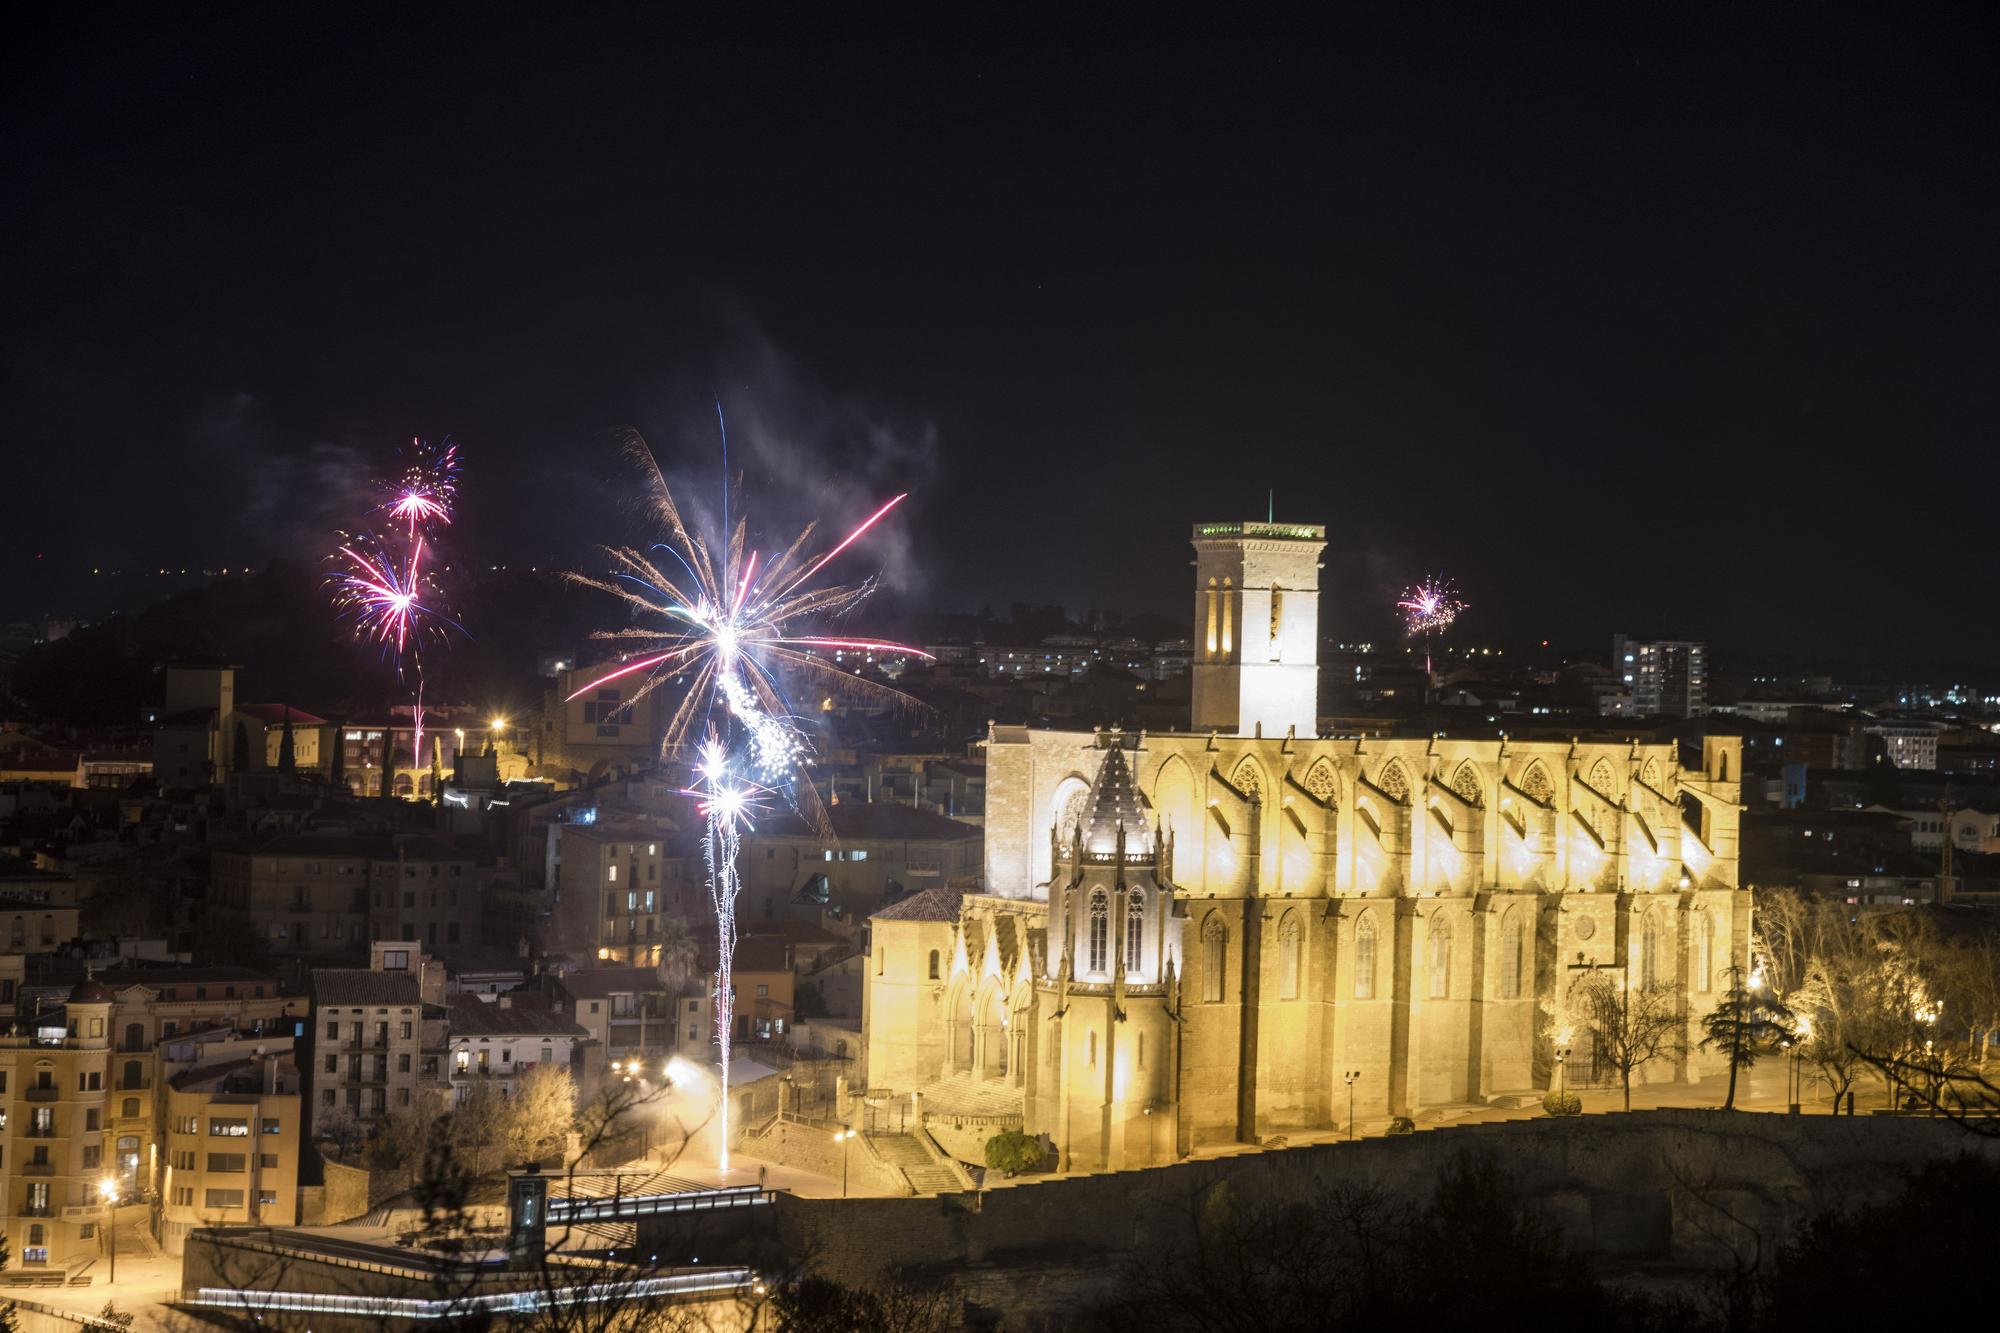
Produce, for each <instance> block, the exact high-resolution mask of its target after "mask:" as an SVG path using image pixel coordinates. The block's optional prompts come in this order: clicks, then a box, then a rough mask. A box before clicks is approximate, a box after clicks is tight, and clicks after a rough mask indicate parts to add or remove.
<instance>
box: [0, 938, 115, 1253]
mask: <svg viewBox="0 0 2000 1333" xmlns="http://www.w3.org/2000/svg"><path fill="white" fill-rule="evenodd" d="M113 1003H114V997H113V995H112V993H111V991H110V990H109V989H108V988H107V987H105V986H104V985H103V984H102V983H100V982H98V981H96V980H93V979H90V978H86V979H85V980H84V981H82V982H81V983H79V984H78V985H77V986H76V988H75V989H74V990H73V991H72V992H71V993H70V996H69V1002H68V1003H67V1004H66V1005H64V1006H62V1007H61V1008H57V1009H52V1010H49V1011H47V1012H45V1013H42V1014H39V1015H36V1016H35V1017H32V1018H24V1019H21V1020H19V1021H18V1022H17V1023H16V1024H15V1025H14V1027H13V1030H12V1032H11V1033H9V1034H8V1035H5V1036H0V1213H4V1217H0V1231H4V1233H5V1235H6V1237H7V1244H8V1246H9V1251H10V1252H9V1254H8V1256H7V1260H8V1266H7V1268H6V1270H5V1273H4V1274H0V1280H5V1281H35V1280H39V1279H41V1277H42V1276H43V1275H45V1274H48V1273H50V1272H54V1273H60V1274H66V1275H68V1276H74V1275H76V1274H78V1273H80V1272H81V1271H82V1270H83V1269H84V1268H85V1267H87V1266H88V1265H90V1264H91V1263H92V1262H93V1261H95V1260H96V1259H97V1258H98V1257H99V1254H100V1253H101V1248H102V1245H103V1241H104V1237H103V1226H104V1224H105V1222H106V1221H107V1219H108V1210H107V1208H106V1206H105V1202H104V1194H103V1191H102V1188H101V1186H102V1183H103V1181H104V1177H105V1175H106V1174H107V1171H108V1169H109V1161H108V1153H107V1151H106V1146H105V1138H106V1124H105V1121H106V1101H107V1098H108V1097H110V1096H111V1095H112V1094H111V1092H110V1089H109V1087H108V1085H109V1083H110V1081H111V1080H110V1067H109V1066H110V1062H111V1060H112V1058H113V1055H112V1049H111V1047H112V1036H111V1021H112V1020H111V1011H112V1006H113ZM65 1280H66V1279H65Z"/></svg>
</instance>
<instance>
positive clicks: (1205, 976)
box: [1201, 916, 1224, 1004]
mask: <svg viewBox="0 0 2000 1333" xmlns="http://www.w3.org/2000/svg"><path fill="white" fill-rule="evenodd" d="M1222 946H1223V930H1222V922H1221V921H1219V920H1217V919H1216V918H1215V917H1213V916H1211V917H1209V919H1208V921H1207V923H1206V924H1205V925H1203V926H1202V928H1201V998H1202V1001H1203V1002H1204V1003H1206V1004H1220V1003H1222V969H1223V965H1224V964H1223V949H1222Z"/></svg>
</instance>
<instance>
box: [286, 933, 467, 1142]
mask: <svg viewBox="0 0 2000 1333" xmlns="http://www.w3.org/2000/svg"><path fill="white" fill-rule="evenodd" d="M372 961H373V963H374V966H372V967H368V968H317V969H315V970H314V971H313V975H312V990H313V995H312V1021H311V1023H310V1025H309V1026H308V1031H309V1032H310V1034H311V1039H312V1053H311V1056H310V1057H309V1060H310V1064H309V1068H310V1069H311V1075H310V1077H311V1081H312V1093H311V1095H312V1109H311V1112H310V1115H309V1126H308V1128H309V1132H310V1134H311V1135H312V1136H313V1137H318V1136H319V1135H320V1134H322V1133H324V1132H325V1131H326V1128H327V1126H328V1125H329V1124H330V1123H332V1122H333V1121H334V1120H336V1119H339V1118H341V1114H342V1113H343V1112H345V1113H347V1114H351V1115H352V1116H353V1117H354V1119H355V1120H357V1121H359V1122H360V1124H361V1126H362V1128H363V1129H364V1130H368V1129H370V1128H372V1127H373V1126H376V1125H379V1124H380V1123H381V1122H382V1120H383V1119H384V1118H385V1117H386V1116H388V1114H389V1113H390V1112H391V1111H399V1110H402V1109H403V1108H405V1107H408V1106H413V1105H416V1104H417V1103H418V1101H419V1099H420V1098H424V1097H435V1098H438V1099H439V1100H442V1098H443V1096H444V1093H445V1088H446V1084H445V1080H444V1063H445V1055H446V1042H445V1038H446V1031H447V1010H446V1009H445V1004H444V968H443V966H442V965H440V964H438V963H436V962H435V961H433V960H431V959H427V958H425V957H424V956H423V954H422V953H421V952H420V951H419V950H416V949H413V948H408V947H405V946H404V945H403V944H402V942H400V941H386V942H378V943H376V944H375V945H374V946H373V950H372Z"/></svg>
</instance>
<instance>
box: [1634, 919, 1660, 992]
mask: <svg viewBox="0 0 2000 1333" xmlns="http://www.w3.org/2000/svg"><path fill="white" fill-rule="evenodd" d="M1659 980H1660V914H1659V913H1658V912H1648V913H1646V922H1645V924H1644V925H1643V926H1642V927H1641V928H1640V930H1639V984H1640V985H1641V986H1643V987H1648V988H1650V987H1652V986H1655V985H1657V984H1659Z"/></svg>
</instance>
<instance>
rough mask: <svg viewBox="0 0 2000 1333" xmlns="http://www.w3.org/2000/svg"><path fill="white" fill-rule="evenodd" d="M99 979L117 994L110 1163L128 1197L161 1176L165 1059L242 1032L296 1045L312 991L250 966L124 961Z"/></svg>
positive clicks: (109, 1074)
mask: <svg viewBox="0 0 2000 1333" xmlns="http://www.w3.org/2000/svg"><path fill="white" fill-rule="evenodd" d="M97 981H98V983H99V984H101V985H102V986H103V987H104V988H105V989H106V990H108V991H109V992H111V994H112V997H113V1003H112V1013H111V1036H112V1040H113V1043H114V1047H115V1049H114V1051H113V1054H112V1057H111V1062H110V1066H109V1068H108V1070H107V1079H106V1081H107V1083H108V1084H109V1091H110V1097H109V1098H108V1100H107V1102H106V1105H105V1117H106V1134H107V1142H108V1147H109V1152H108V1154H107V1157H108V1160H109V1166H108V1167H107V1170H108V1171H109V1172H110V1173H111V1174H112V1175H114V1176H115V1177H116V1178H117V1179H118V1181H119V1187H120V1192H121V1193H123V1194H124V1195H126V1197H128V1198H129V1197H132V1196H134V1195H136V1194H137V1193H138V1192H139V1191H140V1190H141V1189H142V1188H145V1187H148V1186H154V1185H156V1184H157V1179H156V1177H155V1171H156V1168H157V1163H158V1162H159V1160H160V1158H161V1153H162V1151H163V1150H162V1147H161V1141H160V1129H159V1116H158V1103H159V1089H160V1087H161V1084H162V1076H163V1073H164V1068H163V1066H164V1065H165V1064H166V1063H168V1062H170V1061H171V1060H172V1058H173V1057H172V1052H173V1051H174V1050H175V1049H176V1048H179V1047H181V1046H182V1045H183V1044H184V1043H187V1042H190V1041H196V1040H199V1039H200V1038H201V1037H204V1036H209V1037H212V1036H216V1035H240V1036H243V1037H245V1038H247V1039H250V1040H253V1041H267V1042H271V1043H273V1044H276V1043H279V1042H282V1043H283V1044H284V1045H285V1046H287V1047H289V1046H290V1045H291V1042H292V1040H293V1038H294V1037H295V1035H296V1034H297V1032H298V1030H299V1027H300V1026H301V1025H302V1024H303V1023H304V1021H305V1013H306V998H305V996H303V995H286V994H284V993H283V988H282V987H281V986H280V985H279V984H278V981H277V979H276V978H275V977H271V976H267V975H265V974H264V973H261V972H258V971H256V970H255V969H253V968H247V967H178V968H177V967H161V968H119V969H116V970H113V971H109V972H105V973H102V974H100V975H99V976H98V978H97Z"/></svg>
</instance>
